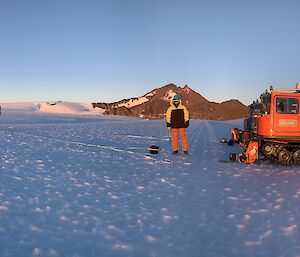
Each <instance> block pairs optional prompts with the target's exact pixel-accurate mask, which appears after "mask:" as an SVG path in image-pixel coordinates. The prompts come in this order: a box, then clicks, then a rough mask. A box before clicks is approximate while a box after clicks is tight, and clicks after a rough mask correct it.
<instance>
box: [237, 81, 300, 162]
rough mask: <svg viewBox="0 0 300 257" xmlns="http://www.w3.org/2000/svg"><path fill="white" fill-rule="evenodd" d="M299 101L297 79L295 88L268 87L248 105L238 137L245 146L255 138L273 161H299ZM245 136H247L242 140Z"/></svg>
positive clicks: (299, 92) (299, 87) (259, 147)
mask: <svg viewBox="0 0 300 257" xmlns="http://www.w3.org/2000/svg"><path fill="white" fill-rule="evenodd" d="M299 102H300V83H297V85H296V88H294V89H289V88H281V89H277V90H273V88H272V87H270V90H268V91H266V92H265V93H263V94H262V95H261V97H260V102H259V101H256V102H253V104H252V105H251V106H250V108H249V113H248V116H247V118H246V119H245V122H244V131H240V132H239V135H242V136H240V141H242V142H243V143H246V144H245V145H246V148H247V147H248V145H249V144H248V143H249V140H250V142H257V143H258V144H257V145H258V150H259V151H260V152H261V153H262V154H263V155H264V156H266V157H267V158H268V159H270V160H272V161H275V162H277V163H280V164H287V165H293V164H297V165H299V164H300V114H299ZM245 135H246V136H245ZM233 136H234V135H233ZM244 137H247V139H246V140H244V139H243V138H244ZM248 138H249V139H248ZM245 141H246V142H245ZM247 141H248V142H247ZM246 150H247V149H246ZM248 163H249V162H248Z"/></svg>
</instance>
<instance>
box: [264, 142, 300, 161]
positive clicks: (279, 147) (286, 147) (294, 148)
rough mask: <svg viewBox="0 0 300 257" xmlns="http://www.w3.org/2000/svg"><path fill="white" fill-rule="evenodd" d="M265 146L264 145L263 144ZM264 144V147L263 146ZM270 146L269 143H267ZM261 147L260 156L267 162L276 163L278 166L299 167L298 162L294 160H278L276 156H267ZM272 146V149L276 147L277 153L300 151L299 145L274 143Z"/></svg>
mask: <svg viewBox="0 0 300 257" xmlns="http://www.w3.org/2000/svg"><path fill="white" fill-rule="evenodd" d="M265 144H266V143H265ZM265 144H264V145H265ZM268 144H270V143H268ZM264 145H263V147H262V154H263V155H264V156H265V157H266V158H268V159H269V160H271V161H273V162H276V163H278V164H281V165H300V160H297V161H296V160H294V159H293V158H290V159H288V160H286V161H285V160H279V159H278V154H277V156H275V155H273V154H268V153H267V152H266V151H265V147H264ZM271 145H273V146H274V148H275V147H276V149H277V151H278V152H279V151H281V150H287V151H289V152H292V153H293V152H294V151H297V150H300V144H288V145H286V144H278V143H274V144H271Z"/></svg>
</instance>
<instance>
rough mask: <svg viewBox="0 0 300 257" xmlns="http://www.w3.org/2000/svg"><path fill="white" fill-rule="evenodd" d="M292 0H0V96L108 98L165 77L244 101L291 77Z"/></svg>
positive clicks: (295, 16) (298, 74)
mask: <svg viewBox="0 0 300 257" xmlns="http://www.w3.org/2000/svg"><path fill="white" fill-rule="evenodd" d="M299 13H300V1H296V0H252V1H248V0H207V1H204V0H198V1H196V0H180V1H179V0H98V1H96V0H26V1H24V0H0V89H1V94H0V101H2V102H14V101H34V100H64V101H80V102H81V101H83V102H89V101H91V102H92V101H114V100H120V99H122V98H129V97H133V96H140V95H143V94H145V93H146V92H148V91H150V90H152V89H153V88H155V87H159V86H163V85H165V84H167V83H170V82H173V83H175V84H177V85H179V86H184V85H185V84H188V85H189V86H191V87H192V88H193V89H195V90H196V91H198V92H199V93H200V94H201V95H203V96H204V97H206V98H207V99H208V100H211V101H224V100H227V99H230V98H237V99H239V100H241V101H242V102H244V103H246V104H248V103H251V102H252V100H254V99H255V98H257V97H258V96H259V94H260V93H261V92H262V91H264V90H265V89H266V88H267V87H268V85H269V84H272V85H273V86H274V87H294V86H295V84H296V82H297V81H298V80H300V64H299V61H300V50H299V49H300V48H299V42H300V33H299V32H300V26H299V25H300V22H299Z"/></svg>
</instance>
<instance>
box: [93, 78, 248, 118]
mask: <svg viewBox="0 0 300 257" xmlns="http://www.w3.org/2000/svg"><path fill="white" fill-rule="evenodd" d="M175 94H178V95H180V96H181V99H182V103H183V104H184V105H186V106H187V108H188V109H189V112H190V116H191V118H194V119H208V120H230V119H236V118H242V117H245V115H246V113H247V107H246V106H245V105H243V104H242V103H241V102H239V101H238V100H229V101H225V102H223V103H215V102H210V101H208V100H207V99H205V98H204V97H202V96H201V95H200V94H199V93H197V92H195V91H194V90H193V89H191V88H190V87H189V86H187V85H186V86H184V87H183V88H182V87H178V86H176V85H174V84H168V85H165V86H163V87H160V88H156V89H154V90H152V91H150V92H149V93H146V94H145V95H143V96H141V97H136V98H130V99H123V100H121V101H119V102H114V103H93V106H94V107H95V108H96V107H99V108H102V109H105V114H109V115H110V114H112V115H126V116H137V117H143V118H146V119H162V118H164V114H165V112H166V110H167V108H168V107H169V100H170V98H171V97H172V96H174V95H175Z"/></svg>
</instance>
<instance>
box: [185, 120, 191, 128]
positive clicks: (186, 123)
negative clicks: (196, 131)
mask: <svg viewBox="0 0 300 257" xmlns="http://www.w3.org/2000/svg"><path fill="white" fill-rule="evenodd" d="M189 125H190V121H189V120H188V121H186V122H185V128H187V127H188V126H189Z"/></svg>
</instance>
